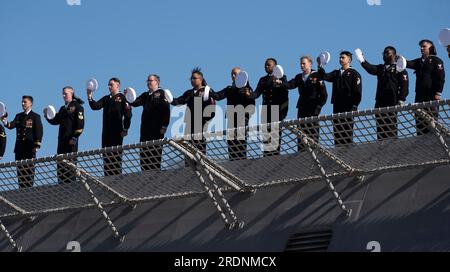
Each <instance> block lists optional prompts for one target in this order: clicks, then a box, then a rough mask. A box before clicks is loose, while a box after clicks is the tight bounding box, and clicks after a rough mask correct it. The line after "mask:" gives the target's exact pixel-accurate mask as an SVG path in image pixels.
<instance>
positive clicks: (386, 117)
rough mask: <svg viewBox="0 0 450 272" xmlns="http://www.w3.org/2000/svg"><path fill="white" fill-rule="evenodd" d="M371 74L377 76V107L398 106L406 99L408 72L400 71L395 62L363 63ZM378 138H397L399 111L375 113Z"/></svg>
mask: <svg viewBox="0 0 450 272" xmlns="http://www.w3.org/2000/svg"><path fill="white" fill-rule="evenodd" d="M361 65H362V67H363V68H364V69H365V70H366V71H367V72H368V73H369V74H371V75H374V76H377V93H376V97H375V100H376V103H375V108H384V107H389V106H396V105H397V104H398V102H399V101H405V100H406V97H407V96H408V92H409V89H408V85H409V80H408V72H407V71H406V70H404V71H402V72H398V71H397V69H396V65H395V64H379V65H372V64H370V63H369V62H368V61H364V62H363V63H361ZM375 120H376V126H377V139H378V140H385V139H390V138H394V139H395V138H397V133H398V131H397V113H396V112H389V113H377V114H375Z"/></svg>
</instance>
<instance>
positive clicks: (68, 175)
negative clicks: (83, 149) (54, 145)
mask: <svg viewBox="0 0 450 272" xmlns="http://www.w3.org/2000/svg"><path fill="white" fill-rule="evenodd" d="M66 141H67V143H65V142H66ZM69 141H70V139H64V143H60V142H62V140H59V141H58V154H67V153H73V152H78V143H77V144H75V145H70V144H69ZM68 161H69V162H70V163H73V164H75V165H76V164H77V159H76V158H71V159H68ZM56 166H57V169H56V172H57V174H58V182H59V183H70V182H74V181H75V180H76V173H75V170H74V169H72V168H70V167H68V166H67V165H66V164H65V163H61V162H58V163H57V165H56Z"/></svg>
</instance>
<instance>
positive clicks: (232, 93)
mask: <svg viewBox="0 0 450 272" xmlns="http://www.w3.org/2000/svg"><path fill="white" fill-rule="evenodd" d="M246 88H247V89H248V90H249V91H250V92H252V91H253V90H252V87H250V85H249V84H248V83H247V86H246ZM244 92H245V90H244V88H241V89H239V88H237V87H236V86H235V85H234V83H233V84H232V85H230V86H227V87H225V88H224V89H223V90H221V91H219V92H216V93H211V94H210V96H211V97H212V98H213V99H214V100H217V101H220V100H223V99H225V98H226V99H227V105H228V106H234V107H236V106H238V105H242V106H243V107H244V109H245V108H246V107H247V106H249V105H255V99H253V98H250V97H248V96H247V95H246V94H245V93H244ZM234 115H235V117H234V118H235V120H234V122H233V124H234V128H236V127H237V124H238V120H236V119H237V113H236V112H235V114H234ZM228 118H229V117H228ZM249 119H250V112H245V121H246V123H245V125H247V122H248V120H249Z"/></svg>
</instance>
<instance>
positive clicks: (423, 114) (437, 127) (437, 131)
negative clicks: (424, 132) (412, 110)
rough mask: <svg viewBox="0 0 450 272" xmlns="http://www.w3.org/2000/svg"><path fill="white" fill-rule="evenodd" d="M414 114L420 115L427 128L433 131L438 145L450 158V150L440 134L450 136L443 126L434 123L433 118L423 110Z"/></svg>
mask: <svg viewBox="0 0 450 272" xmlns="http://www.w3.org/2000/svg"><path fill="white" fill-rule="evenodd" d="M416 113H417V114H418V115H420V117H422V118H423V119H425V121H426V122H427V123H428V125H429V127H430V128H431V129H432V130H433V132H434V134H435V135H436V137H437V138H438V140H439V143H440V144H441V145H442V147H444V149H445V152H446V153H447V156H448V157H450V149H449V147H448V144H447V142H446V141H445V139H444V137H443V136H442V134H445V135H446V136H450V134H449V131H448V129H447V128H446V127H445V126H443V125H442V124H441V123H439V122H438V121H436V120H435V119H434V118H433V116H431V115H430V114H428V113H427V112H425V111H424V110H423V109H418V110H416Z"/></svg>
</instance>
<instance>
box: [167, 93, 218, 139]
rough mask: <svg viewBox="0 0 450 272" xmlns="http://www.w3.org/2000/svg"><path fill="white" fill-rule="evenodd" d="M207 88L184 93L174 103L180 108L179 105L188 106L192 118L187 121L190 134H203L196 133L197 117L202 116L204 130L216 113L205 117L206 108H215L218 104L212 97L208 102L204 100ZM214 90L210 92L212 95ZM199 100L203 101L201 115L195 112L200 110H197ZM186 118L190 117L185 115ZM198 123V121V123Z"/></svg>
mask: <svg viewBox="0 0 450 272" xmlns="http://www.w3.org/2000/svg"><path fill="white" fill-rule="evenodd" d="M204 91H205V88H204V87H203V88H200V89H199V90H195V89H190V90H187V91H185V92H184V93H183V95H182V96H180V97H177V98H174V99H173V101H172V105H174V106H178V105H186V106H187V108H188V110H189V111H190V118H189V119H186V122H188V124H187V126H186V127H187V128H190V132H189V133H201V132H202V131H195V127H196V126H195V121H196V120H195V117H196V116H202V118H201V122H202V124H201V125H202V126H201V127H202V129H203V128H204V126H205V124H206V123H207V122H209V121H210V120H211V119H212V118H214V116H215V113H213V114H212V115H211V116H210V117H204V116H203V112H204V110H205V108H206V107H208V106H214V105H215V104H216V102H215V100H214V99H213V98H212V97H209V99H208V100H207V101H204V100H203V94H204ZM213 92H214V90H212V89H211V90H210V93H213ZM196 99H198V101H201V103H199V105H200V104H201V111H202V112H201V113H198V112H196V111H195V110H199V109H196V108H195V104H196V103H195V101H196ZM185 117H186V118H188V117H189V116H188V115H185ZM197 122H198V121H197Z"/></svg>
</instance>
